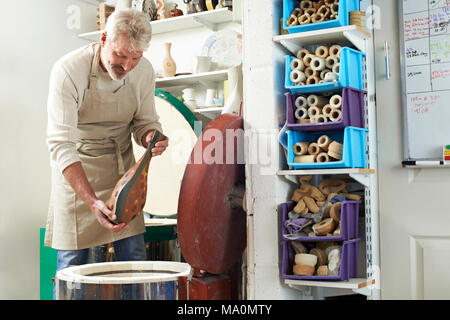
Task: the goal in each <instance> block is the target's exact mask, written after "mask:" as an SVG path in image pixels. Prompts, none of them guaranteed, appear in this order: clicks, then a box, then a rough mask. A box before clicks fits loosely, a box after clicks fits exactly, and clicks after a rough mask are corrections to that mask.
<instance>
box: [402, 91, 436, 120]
mask: <svg viewBox="0 0 450 320" xmlns="http://www.w3.org/2000/svg"><path fill="white" fill-rule="evenodd" d="M408 99H409V104H408V105H409V107H410V108H411V111H412V112H414V113H415V114H418V115H420V114H425V113H428V112H430V110H431V107H433V106H434V105H436V104H437V103H439V100H440V99H441V96H440V95H439V94H436V93H430V94H418V95H408Z"/></svg>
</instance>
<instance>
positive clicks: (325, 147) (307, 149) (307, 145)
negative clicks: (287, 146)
mask: <svg viewBox="0 0 450 320" xmlns="http://www.w3.org/2000/svg"><path fill="white" fill-rule="evenodd" d="M293 152H294V155H295V157H294V162H297V163H308V162H318V163H323V162H330V161H340V160H342V152H343V145H342V143H339V142H337V141H333V140H331V139H330V137H328V136H327V135H323V136H321V137H320V138H319V139H317V141H316V142H297V143H295V144H294V146H293Z"/></svg>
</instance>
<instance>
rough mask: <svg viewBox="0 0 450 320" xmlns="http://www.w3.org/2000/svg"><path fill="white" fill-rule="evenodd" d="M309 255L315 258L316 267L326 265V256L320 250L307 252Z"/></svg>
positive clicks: (315, 249)
mask: <svg viewBox="0 0 450 320" xmlns="http://www.w3.org/2000/svg"><path fill="white" fill-rule="evenodd" d="M309 254H313V255H315V256H316V257H317V265H318V266H323V265H326V264H327V256H326V254H325V252H324V251H323V250H322V249H319V248H314V249H311V251H309Z"/></svg>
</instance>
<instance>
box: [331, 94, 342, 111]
mask: <svg viewBox="0 0 450 320" xmlns="http://www.w3.org/2000/svg"><path fill="white" fill-rule="evenodd" d="M330 105H331V107H332V108H333V109H337V108H340V107H341V105H342V97H341V96H340V95H338V94H335V95H334V96H332V97H331V98H330Z"/></svg>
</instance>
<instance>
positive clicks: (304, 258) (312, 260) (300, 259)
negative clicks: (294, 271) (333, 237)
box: [294, 253, 317, 267]
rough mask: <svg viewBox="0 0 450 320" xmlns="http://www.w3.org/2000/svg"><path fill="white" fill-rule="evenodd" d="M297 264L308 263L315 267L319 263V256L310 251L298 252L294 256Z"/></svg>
mask: <svg viewBox="0 0 450 320" xmlns="http://www.w3.org/2000/svg"><path fill="white" fill-rule="evenodd" d="M294 259H295V264H298V265H307V266H312V267H315V266H316V264H317V256H315V255H313V254H308V253H297V254H296V255H295V257H294Z"/></svg>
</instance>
